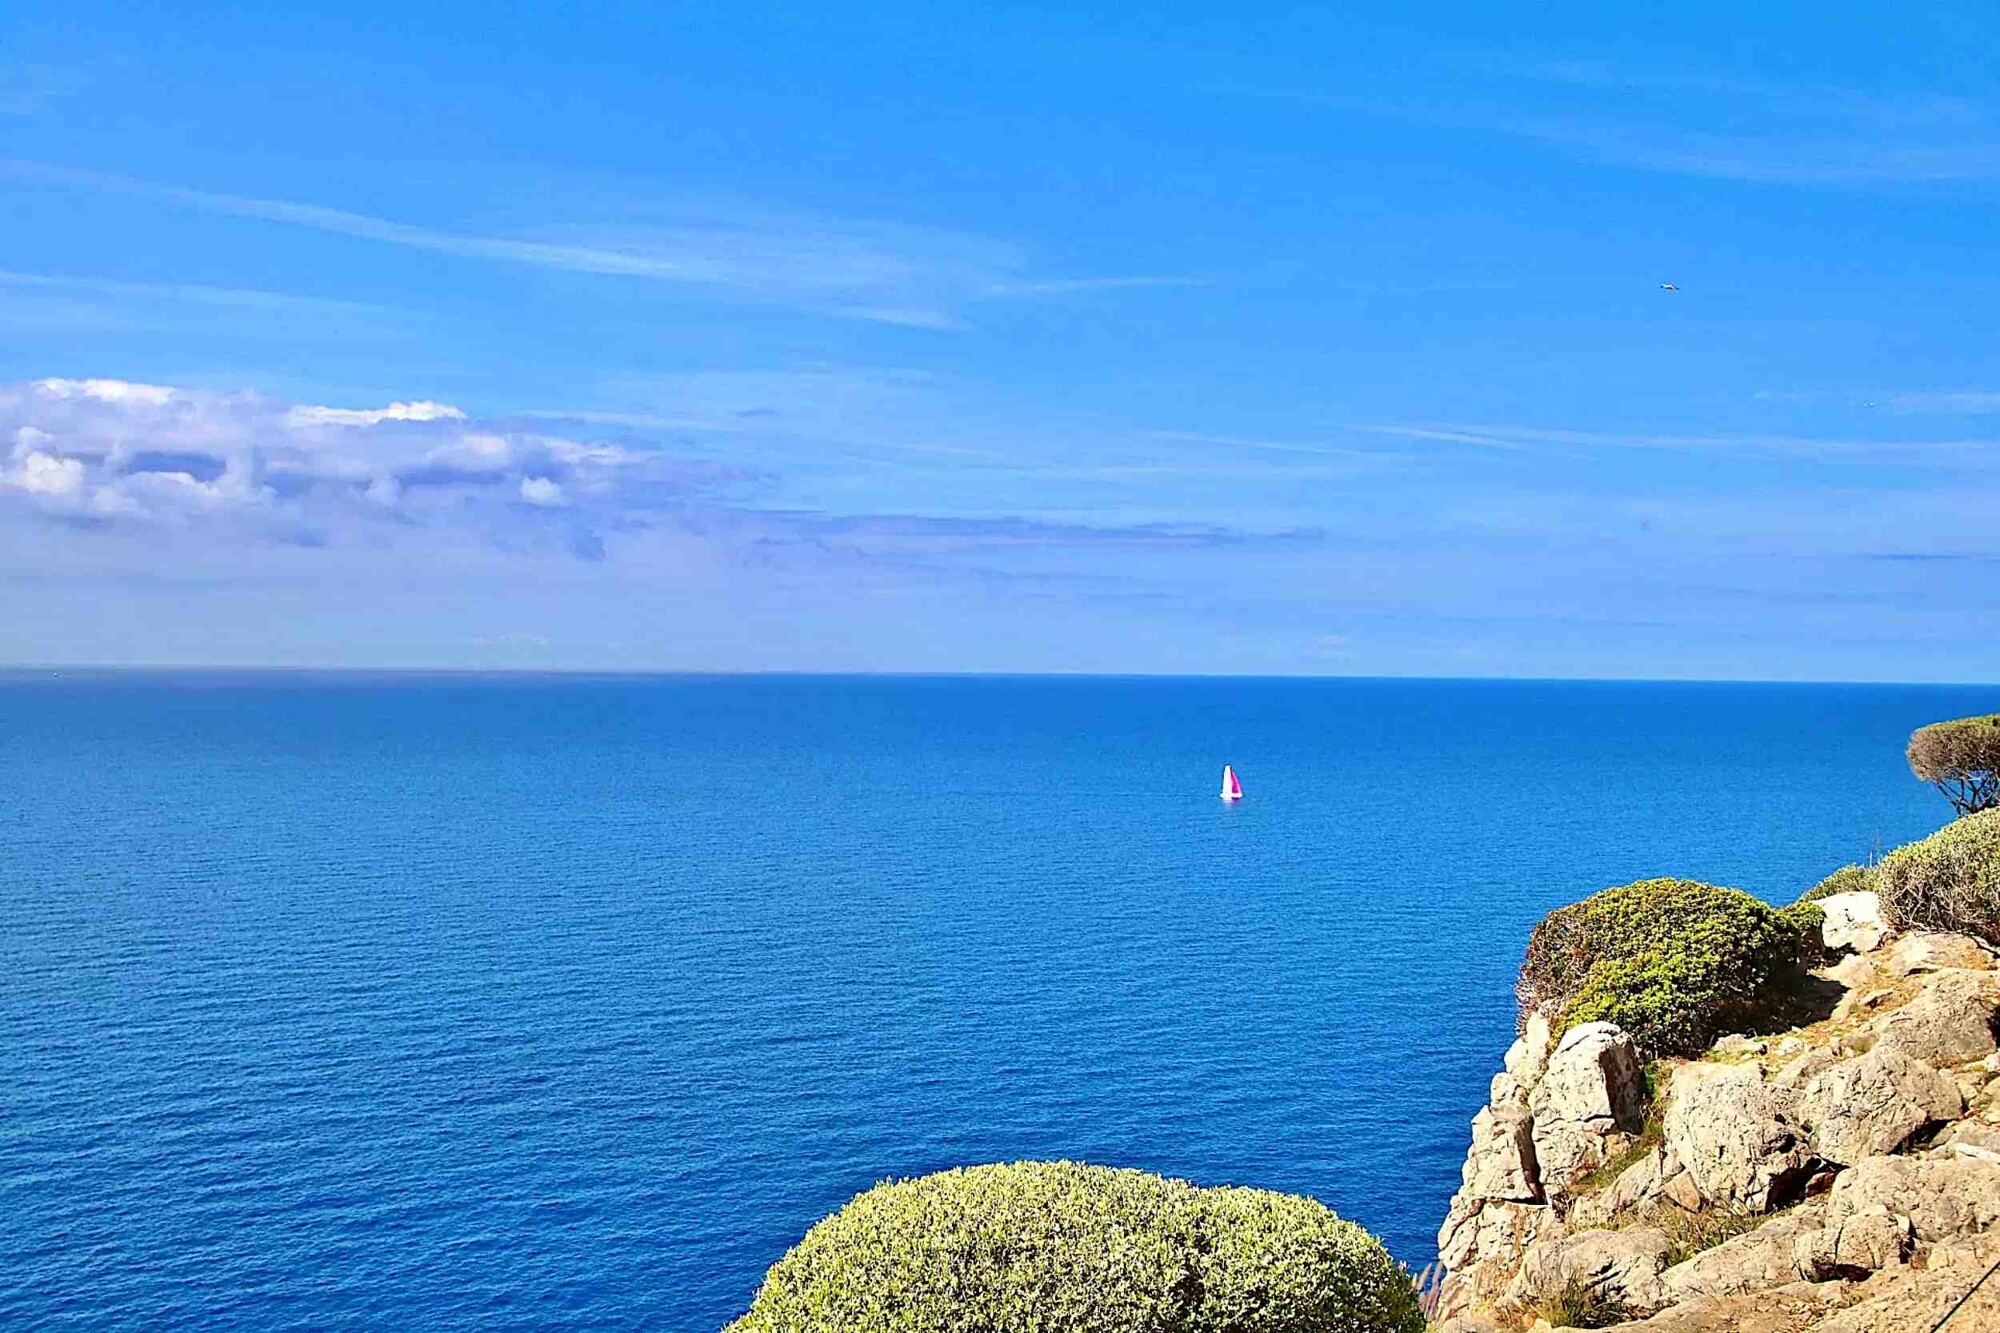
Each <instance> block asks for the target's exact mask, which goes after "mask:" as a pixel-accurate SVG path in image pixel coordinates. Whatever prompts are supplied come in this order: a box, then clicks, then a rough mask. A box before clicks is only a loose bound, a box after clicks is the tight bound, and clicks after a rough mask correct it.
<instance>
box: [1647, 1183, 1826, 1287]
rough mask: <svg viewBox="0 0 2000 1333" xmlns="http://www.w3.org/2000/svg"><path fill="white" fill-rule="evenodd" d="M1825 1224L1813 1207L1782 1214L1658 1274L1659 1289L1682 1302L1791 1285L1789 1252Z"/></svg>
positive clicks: (1794, 1277)
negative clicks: (1659, 1276) (1806, 1236)
mask: <svg viewBox="0 0 2000 1333" xmlns="http://www.w3.org/2000/svg"><path fill="white" fill-rule="evenodd" d="M1824 1221H1825V1210H1824V1209H1823V1208H1822V1207H1820V1206H1819V1205H1817V1204H1806V1205H1805V1206H1803V1207H1800V1208H1795V1209H1793V1210H1792V1211H1791V1212H1788V1213H1781V1214H1779V1215H1778V1216H1776V1217H1774V1218H1772V1219H1771V1220H1770V1221H1768V1222H1766V1223H1764V1225H1762V1226H1760V1227H1758V1228H1757V1229H1756V1230H1754V1231H1746V1232H1744V1233H1743V1234H1742V1235H1740V1236H1733V1237H1731V1238H1730V1239H1728V1240H1726V1241H1724V1242H1722V1244H1720V1245H1717V1246H1715V1247H1714V1248H1712V1249H1707V1250H1703V1251H1702V1252H1701V1253H1700V1254H1697V1255H1695V1256H1694V1257H1693V1258H1691V1259H1686V1260H1683V1261H1682V1262H1680V1263H1677V1264H1675V1265H1674V1266H1673V1267H1672V1268H1669V1269H1668V1270H1667V1271H1666V1272H1665V1273H1664V1274H1662V1275H1661V1278H1660V1282H1661V1286H1662V1287H1663V1288H1664V1289H1665V1291H1666V1293H1667V1296H1668V1298H1669V1299H1670V1300H1673V1301H1685V1300H1692V1299H1694V1298H1696V1297H1700V1296H1734V1295H1736V1294H1737V1293H1738V1292H1744V1291H1758V1290H1761V1289H1763V1288H1765V1287H1778V1286H1783V1285H1784V1284H1785V1283H1788V1282H1796V1281H1798V1280H1799V1271H1798V1266H1797V1264H1796V1262H1795V1261H1794V1259H1793V1251H1794V1250H1795V1249H1796V1247H1797V1245H1798V1241H1799V1238H1800V1237H1801V1236H1805V1235H1808V1234H1811V1233H1813V1232H1816V1231H1818V1230H1819V1229H1820V1226H1821V1224H1822V1223H1823V1222H1824Z"/></svg>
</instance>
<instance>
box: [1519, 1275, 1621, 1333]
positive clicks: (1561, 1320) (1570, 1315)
mask: <svg viewBox="0 0 2000 1333" xmlns="http://www.w3.org/2000/svg"><path fill="white" fill-rule="evenodd" d="M1531 1313H1533V1314H1534V1315H1536V1316H1537V1317H1539V1318H1542V1319H1546V1320H1548V1322H1549V1323H1550V1325H1551V1326H1553V1327H1555V1328H1610V1327H1612V1326H1613V1325H1614V1324H1622V1323H1624V1322H1625V1321H1626V1320H1628V1319H1635V1318H1637V1317H1638V1316H1637V1315H1635V1314H1634V1313H1633V1312H1632V1311H1630V1310H1628V1309H1626V1308H1625V1306H1624V1305H1623V1304H1622V1303H1620V1302H1619V1301H1618V1300H1616V1299H1614V1298H1613V1297H1612V1296H1610V1295H1609V1294H1607V1293H1606V1292H1604V1291H1602V1290H1600V1289H1599V1288H1597V1287H1593V1286H1590V1285H1589V1284H1587V1283H1583V1282H1569V1283H1567V1284H1565V1285H1564V1286H1563V1288H1562V1290H1560V1291H1558V1292H1555V1293H1553V1294H1552V1295H1549V1296H1547V1297H1544V1298H1543V1299H1542V1301H1541V1303H1540V1304H1538V1305H1536V1306H1535V1308H1534V1310H1533V1311H1532V1312H1531Z"/></svg>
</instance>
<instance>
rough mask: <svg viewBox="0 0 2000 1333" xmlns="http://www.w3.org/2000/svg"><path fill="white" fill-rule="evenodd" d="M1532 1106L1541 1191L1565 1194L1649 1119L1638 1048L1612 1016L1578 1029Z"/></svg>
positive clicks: (1565, 1040) (1560, 1046) (1567, 1036)
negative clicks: (1610, 1022)
mask: <svg viewBox="0 0 2000 1333" xmlns="http://www.w3.org/2000/svg"><path fill="white" fill-rule="evenodd" d="M1528 1112H1529V1116H1528V1121H1529V1126H1530V1133H1531V1137H1532V1138H1533V1141H1534V1149H1535V1151H1534V1158H1535V1163H1536V1165H1538V1166H1539V1168H1540V1171H1541V1188H1542V1192H1543V1194H1544V1195H1553V1196H1556V1197H1558V1198H1566V1197H1568V1195H1569V1194H1570V1193H1571V1192H1572V1191H1573V1190H1574V1188H1575V1186H1576V1185H1577V1183H1578V1182H1579V1181H1581V1180H1582V1179H1583V1178H1584V1177H1585V1176H1588V1175H1589V1174H1590V1173H1591V1172H1593V1171H1595V1170H1597V1169H1598V1168H1599V1167H1601V1166H1603V1165H1604V1164H1605V1162H1607V1161H1608V1160H1610V1157H1611V1154H1612V1153H1613V1152H1615V1151H1617V1149H1618V1148H1619V1147H1622V1146H1623V1144H1624V1142H1625V1141H1627V1140H1628V1138H1629V1136H1631V1135H1635V1134H1637V1133H1638V1132H1639V1130H1640V1129H1641V1128H1642V1127H1643V1126H1644V1123H1645V1118H1646V1088H1645V1076H1644V1071H1643V1070H1642V1068H1641V1066H1640V1062H1639V1049H1638V1047H1636V1046H1634V1045H1633V1044H1632V1039H1631V1038H1630V1037H1628V1036H1626V1035H1625V1034H1624V1033H1623V1032H1620V1031H1619V1030H1618V1029H1617V1028H1615V1027H1612V1026H1611V1025H1610V1024H1609V1023H1585V1024H1582V1025H1581V1026H1579V1027H1574V1028H1571V1029H1570V1030H1569V1031H1568V1032H1566V1033H1564V1034H1563V1036H1562V1040H1561V1041H1559V1042H1558V1043H1557V1044H1556V1049H1555V1053H1554V1054H1552V1055H1551V1056H1550V1057H1549V1062H1548V1067H1547V1068H1546V1069H1545V1070H1544V1071H1543V1072H1542V1076H1541V1078H1540V1079H1539V1080H1538V1081H1537V1082H1536V1083H1535V1085H1534V1088H1533V1090H1532V1091H1530V1092H1529V1094H1528Z"/></svg>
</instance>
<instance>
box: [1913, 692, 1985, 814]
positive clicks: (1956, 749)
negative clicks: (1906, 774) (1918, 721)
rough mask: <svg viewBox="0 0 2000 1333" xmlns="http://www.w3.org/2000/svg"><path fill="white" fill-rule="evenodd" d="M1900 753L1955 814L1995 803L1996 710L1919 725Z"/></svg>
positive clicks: (1983, 808) (1972, 812)
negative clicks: (1902, 752) (1935, 789)
mask: <svg viewBox="0 0 2000 1333" xmlns="http://www.w3.org/2000/svg"><path fill="white" fill-rule="evenodd" d="M1905 753H1906V757H1907V758H1908V759H1909V761H1910V771H1911V772H1912V773H1915V774H1916V775H1917V776H1918V777H1920V778H1922V779H1923V780H1924V781H1925V782H1928V783H1930V784H1931V785H1932V786H1934V787H1936V788H1937V789H1938V790H1939V791H1941V792H1943V793H1944V797H1945V799H1946V800H1948V801H1950V802H1951V808H1952V809H1954V810H1956V811H1958V813H1959V814H1961V815H1969V814H1974V813H1977V812H1978V811H1981V810H1991V809H1992V808H1993V807H1995V806H2000V713H1988V714H1987V715H1986V716H1984V717H1961V718H1958V719H1956V720H1954V721H1951V722H1933V723H1931V725H1929V726H1928V727H1919V728H1917V730H1916V731H1915V733H1913V734H1912V735H1911V737H1910V748H1909V749H1908V751H1906V752H1905Z"/></svg>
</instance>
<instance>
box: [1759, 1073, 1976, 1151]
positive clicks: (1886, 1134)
mask: <svg viewBox="0 0 2000 1333" xmlns="http://www.w3.org/2000/svg"><path fill="white" fill-rule="evenodd" d="M1795 1110H1796V1114H1797V1115H1798V1116H1799V1118H1800V1119H1801V1120H1802V1121H1803V1122H1804V1123H1805V1124H1807V1125H1810V1126H1811V1127H1812V1139H1811V1141H1812V1149H1813V1152H1814V1153H1816V1154H1817V1155H1818V1156H1819V1157H1820V1158H1821V1159H1822V1160H1824V1161H1827V1162H1834V1163H1839V1164H1841V1165H1843V1166H1846V1165H1850V1164H1852V1163H1854V1162H1858V1161H1860V1160H1861V1159H1862V1158H1864V1157H1874V1156H1877V1155H1879V1154H1882V1153H1892V1152H1895V1151H1896V1150H1897V1149H1899V1148H1901V1147H1903V1146H1904V1145H1905V1144H1907V1143H1908V1142H1909V1141H1910V1140H1911V1138H1913V1137H1914V1136H1915V1135H1916V1134H1917V1133H1918V1131H1920V1130H1923V1129H1925V1128H1927V1127H1929V1126H1931V1125H1936V1124H1941V1123H1942V1122H1944V1121H1947V1120H1952V1119H1956V1118H1957V1117H1958V1115H1959V1114H1960V1113H1961V1112H1962V1111H1964V1110H1965V1099H1964V1098H1963V1097H1961V1096H1960V1095H1959V1091H1958V1084H1957V1083H1955V1082H1953V1081H1952V1080H1951V1079H1949V1078H1946V1077H1945V1076H1944V1075H1943V1074H1940V1073H1938V1071H1937V1070H1935V1069H1933V1068H1931V1067H1930V1066H1929V1065H1927V1064H1924V1063H1923V1062H1922V1061H1920V1060H1912V1059H1911V1058H1910V1057H1909V1056H1907V1055H1905V1054H1903V1053H1902V1052H1901V1051H1900V1050H1897V1049H1896V1048H1894V1047H1880V1048H1877V1049H1875V1050H1872V1051H1869V1052H1868V1053H1867V1054H1865V1055H1858V1056H1855V1057H1854V1058H1853V1059H1851V1060H1843V1061H1841V1062H1840V1063H1838V1064H1835V1065H1832V1066H1830V1067H1828V1068H1827V1069H1825V1070H1823V1071H1821V1072H1820V1073H1818V1074H1816V1075H1814V1076H1813V1078H1812V1080H1811V1081H1810V1082H1808V1083H1807V1084H1806V1086H1805V1088H1804V1090H1803V1091H1802V1092H1801V1093H1800V1094H1799V1099H1798V1102H1797V1103H1796V1107H1795Z"/></svg>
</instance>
